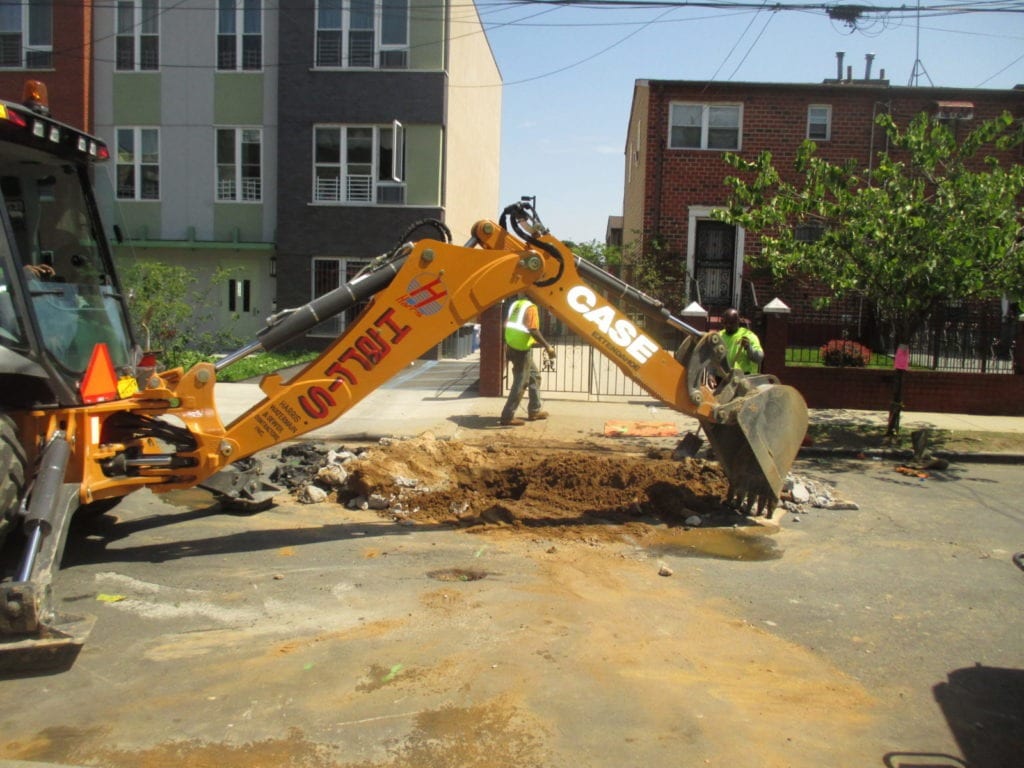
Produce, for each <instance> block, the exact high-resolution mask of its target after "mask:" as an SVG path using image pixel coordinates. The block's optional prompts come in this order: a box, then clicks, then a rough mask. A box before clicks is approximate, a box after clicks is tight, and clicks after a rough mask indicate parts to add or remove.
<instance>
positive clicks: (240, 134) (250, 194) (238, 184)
mask: <svg viewBox="0 0 1024 768" xmlns="http://www.w3.org/2000/svg"><path fill="white" fill-rule="evenodd" d="M225 131H231V132H232V133H233V147H234V149H233V152H234V157H233V158H232V160H231V162H222V159H221V157H220V155H219V153H220V135H221V133H222V132H225ZM247 133H255V134H256V135H257V136H258V137H259V177H258V178H257V179H256V183H255V185H253V183H252V177H246V176H244V175H243V173H242V171H243V168H244V167H245V166H246V163H244V162H243V155H242V149H243V145H244V144H246V143H251V142H246V141H245V138H246V134H247ZM213 140H214V164H215V167H216V172H215V175H214V190H213V199H214V201H215V202H218V203H262V202H263V129H262V128H260V127H259V126H224V125H219V126H217V127H215V128H214V137H213ZM225 169H230V171H231V173H230V178H224V174H223V173H222V171H224V170H225Z"/></svg>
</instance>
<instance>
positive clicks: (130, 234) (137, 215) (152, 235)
mask: <svg viewBox="0 0 1024 768" xmlns="http://www.w3.org/2000/svg"><path fill="white" fill-rule="evenodd" d="M118 208H119V209H120V216H119V218H120V220H121V221H122V222H124V224H123V226H124V227H125V229H126V230H127V231H126V232H125V233H124V234H125V237H127V238H129V239H131V240H159V239H160V230H161V222H160V203H157V202H152V203H134V202H132V201H130V200H120V201H118Z"/></svg>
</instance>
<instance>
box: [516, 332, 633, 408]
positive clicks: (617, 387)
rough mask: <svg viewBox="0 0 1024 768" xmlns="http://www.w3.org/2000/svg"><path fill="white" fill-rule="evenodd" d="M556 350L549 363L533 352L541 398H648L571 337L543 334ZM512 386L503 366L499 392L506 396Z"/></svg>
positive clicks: (541, 352) (605, 360)
mask: <svg viewBox="0 0 1024 768" xmlns="http://www.w3.org/2000/svg"><path fill="white" fill-rule="evenodd" d="M544 336H545V338H546V339H547V340H548V341H549V342H551V345H552V346H553V347H554V348H555V350H556V357H555V359H554V360H553V361H549V360H548V359H547V355H546V354H544V350H542V349H537V348H535V349H534V350H533V354H534V355H535V358H534V359H535V360H536V362H537V366H538V367H539V368H540V369H541V374H540V378H541V382H540V389H541V394H544V393H546V392H564V393H572V394H579V395H586V399H587V400H600V399H601V398H602V397H650V395H649V394H648V393H647V392H646V390H644V388H643V387H641V386H640V385H639V384H637V383H636V382H634V381H633V380H632V379H630V378H629V377H628V376H626V374H624V373H623V372H622V371H621V370H620V369H619V367H618V366H617V365H615V363H613V362H612V361H611V360H609V359H608V358H607V357H605V356H604V355H603V354H601V353H600V352H598V351H597V350H596V349H595V348H594V347H592V346H591V345H590V344H587V343H586V342H585V341H584V340H583V339H582V338H580V337H579V336H577V335H576V334H574V333H565V334H562V335H559V336H553V335H550V334H548V333H545V334H544ZM511 382H512V366H511V365H507V364H506V366H505V378H504V386H503V391H504V392H506V393H507V392H508V387H509V384H510V383H511Z"/></svg>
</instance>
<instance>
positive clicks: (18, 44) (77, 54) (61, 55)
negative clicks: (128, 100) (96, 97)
mask: <svg viewBox="0 0 1024 768" xmlns="http://www.w3.org/2000/svg"><path fill="white" fill-rule="evenodd" d="M26 80H40V81H43V82H44V83H45V84H46V87H47V90H48V92H49V98H50V107H51V112H52V114H53V116H54V117H55V118H57V119H58V120H60V121H62V122H65V123H68V124H69V125H74V126H76V127H79V128H85V129H86V130H91V129H92V7H91V4H86V3H81V4H68V5H61V6H60V7H59V12H58V11H57V10H55V7H54V4H53V3H52V2H40V1H39V0H26V1H25V2H21V3H4V4H3V5H0V98H3V99H6V100H8V101H21V98H22V94H23V92H24V87H25V81H26Z"/></svg>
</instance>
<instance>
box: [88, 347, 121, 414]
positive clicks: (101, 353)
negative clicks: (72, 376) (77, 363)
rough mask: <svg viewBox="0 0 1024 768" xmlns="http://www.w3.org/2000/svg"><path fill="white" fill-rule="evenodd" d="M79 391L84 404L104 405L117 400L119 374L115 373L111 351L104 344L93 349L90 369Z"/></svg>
mask: <svg viewBox="0 0 1024 768" xmlns="http://www.w3.org/2000/svg"><path fill="white" fill-rule="evenodd" d="M79 390H80V391H81V393H82V402H83V403H103V402H106V401H107V400H116V399H117V374H115V373H114V363H113V361H112V360H111V359H110V350H109V349H107V345H106V344H104V343H103V342H100V343H99V344H97V345H96V346H95V347H93V348H92V357H91V358H89V367H88V368H86V369H85V376H84V377H83V378H82V384H81V386H80V387H79Z"/></svg>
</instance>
